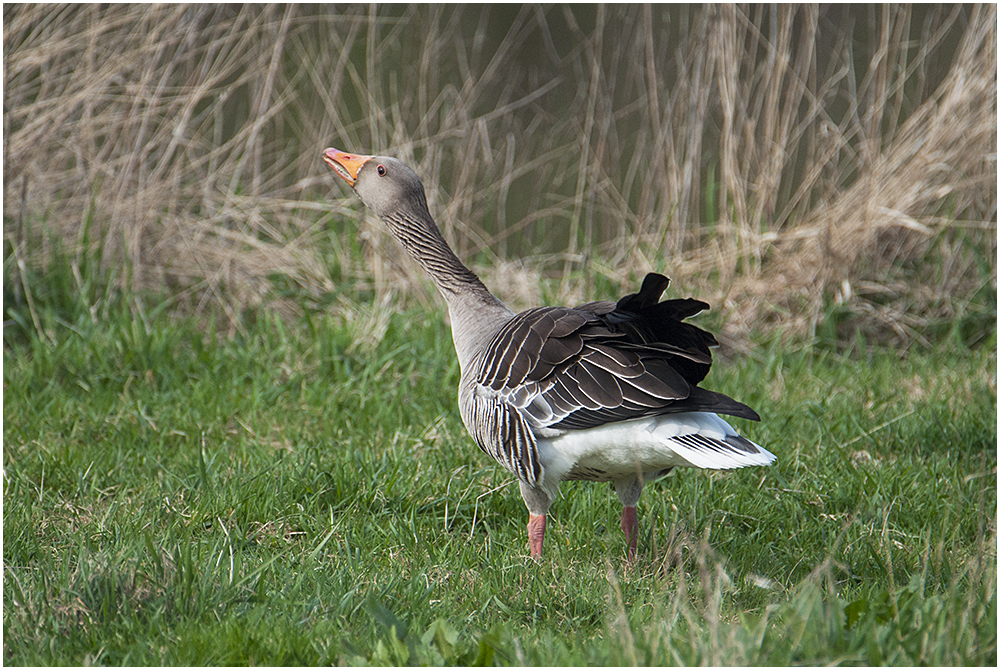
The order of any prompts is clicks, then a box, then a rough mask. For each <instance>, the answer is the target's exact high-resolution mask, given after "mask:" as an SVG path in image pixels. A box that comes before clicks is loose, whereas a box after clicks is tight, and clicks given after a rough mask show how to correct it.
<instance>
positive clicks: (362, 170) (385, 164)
mask: <svg viewBox="0 0 1000 670" xmlns="http://www.w3.org/2000/svg"><path fill="white" fill-rule="evenodd" d="M323 160H324V161H326V164H327V165H329V166H330V167H331V168H333V170H334V172H336V173H337V175H339V176H340V178H341V179H343V180H344V181H346V182H347V183H348V184H350V185H351V187H352V188H353V189H354V192H355V193H357V194H358V197H359V198H361V202H363V203H365V206H366V207H368V209H370V210H372V211H373V212H374V213H375V215H376V216H378V217H379V218H380V219H382V220H383V221H386V220H387V219H392V218H393V216H394V215H398V214H400V213H403V214H411V215H412V214H416V215H417V216H418V218H420V219H425V220H427V219H430V218H431V217H430V213H429V212H428V211H427V198H426V196H425V195H424V185H423V182H421V181H420V177H418V176H417V173H416V172H414V171H413V170H411V169H410V168H409V167H408V166H407V165H406V164H405V163H403V162H402V161H399V160H397V159H395V158H392V157H390V156H363V155H360V154H349V153H347V152H345V151H340V150H338V149H332V148H331V149H327V150H325V151H324V152H323Z"/></svg>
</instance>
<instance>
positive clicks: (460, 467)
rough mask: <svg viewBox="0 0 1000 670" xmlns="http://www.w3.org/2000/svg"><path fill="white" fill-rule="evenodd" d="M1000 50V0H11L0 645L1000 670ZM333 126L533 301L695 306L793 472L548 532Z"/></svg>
mask: <svg viewBox="0 0 1000 670" xmlns="http://www.w3.org/2000/svg"><path fill="white" fill-rule="evenodd" d="M996 63H997V59H996V7H995V6H992V5H983V6H954V7H939V6H918V5H914V6H909V5H899V6H889V7H847V8H842V7H818V6H799V7H795V6H788V7H784V6H782V7H777V8H771V7H759V8H758V7H751V8H743V7H720V8H716V7H706V8H686V7H680V8H672V7H671V8H667V7H666V6H663V7H656V8H653V7H639V6H627V5H618V6H614V7H610V6H609V7H599V6H588V7H571V6H556V7H550V8H538V7H531V6H525V7H523V8H509V7H472V8H470V7H464V6H454V7H423V6H417V5H413V6H407V7H394V6H379V7H346V8H332V9H331V8H314V7H311V6H310V7H305V6H303V7H292V6H288V7H286V6H276V5H268V6H256V5H251V6H247V7H242V8H240V7H234V6H222V7H216V6H203V7H191V6H186V5H184V6H169V5H163V6H150V5H134V6H128V5H112V6H108V7H103V6H96V5H95V6H51V5H10V6H5V8H4V65H5V68H4V73H5V75H4V76H5V80H4V138H5V142H4V169H5V173H4V313H5V314H4V365H3V373H4V395H3V401H4V423H3V436H4V442H3V453H4V507H3V513H4V533H3V540H4V543H3V555H4V592H3V593H4V661H5V663H8V664H11V665H53V664H91V663H102V664H109V665H126V664H129V665H145V664H151V665H152V664H171V665H182V664H183V665H202V664H215V665H223V664H234V665H235V664H250V663H254V664H271V665H278V664H320V663H345V664H397V663H414V664H415V663H420V664H490V663H494V664H510V665H513V664H571V663H572V664H580V665H582V664H594V665H609V664H610V665H616V664H635V663H643V664H682V663H683V664H744V665H750V664H765V663H766V664H778V665H784V664H827V663H844V664H853V663H858V664H860V663H866V664H903V665H907V664H914V665H915V664H929V665H930V664H934V665H937V664H981V665H995V664H996V662H997V660H996V659H997V653H996V637H997V635H996V548H997V536H996V506H995V502H994V501H995V500H996V456H997V451H996V437H997V432H996V239H997V237H996V186H995V185H996V79H997V78H996ZM331 144H333V145H335V146H340V147H341V148H345V149H350V150H356V151H365V152H369V151H372V152H379V153H391V154H394V155H397V156H398V157H400V158H403V159H405V160H407V161H408V162H410V163H411V164H413V166H414V167H415V168H416V169H417V170H418V172H419V173H420V174H421V176H422V178H423V179H424V182H425V184H426V186H427V189H428V198H429V201H430V202H431V206H432V209H433V211H434V212H435V214H436V215H437V218H438V221H439V222H440V223H441V226H442V228H443V230H444V232H445V234H446V236H447V237H448V239H450V240H452V241H453V242H454V243H455V246H456V248H457V250H458V252H459V255H460V256H461V257H462V258H464V259H466V260H468V261H469V262H470V264H472V265H474V266H475V267H476V268H477V269H479V270H480V271H482V272H483V274H484V275H485V278H486V280H487V283H488V285H490V286H491V287H494V288H496V289H497V292H498V294H499V295H500V296H501V297H502V298H503V299H505V300H506V301H508V303H509V304H511V305H512V306H514V307H517V308H522V307H527V306H533V305H536V304H540V303H574V302H578V301H583V300H585V299H597V298H603V297H614V296H618V295H621V294H623V293H626V292H629V291H631V290H633V288H634V285H635V282H636V280H637V279H638V278H639V277H641V276H642V274H643V273H645V272H646V271H648V270H656V271H661V272H666V273H667V274H669V275H670V276H671V277H672V278H673V279H674V281H675V283H674V287H675V290H677V291H679V292H681V293H684V292H686V291H684V290H683V289H684V288H686V287H689V288H690V289H691V291H692V292H694V293H696V294H697V295H698V296H699V297H704V298H706V299H708V300H709V302H711V303H712V304H713V306H714V307H715V311H713V312H712V313H710V314H706V315H703V316H702V317H699V318H700V319H701V322H702V323H706V324H709V325H710V326H711V327H712V329H713V330H717V331H718V332H719V333H720V340H722V341H723V342H724V344H725V345H726V346H727V348H726V349H725V350H724V351H723V352H722V358H721V360H720V361H719V365H717V367H716V368H715V369H714V370H713V372H712V375H711V377H710V386H711V387H712V388H717V389H719V390H721V391H724V392H729V393H730V394H732V395H734V396H736V397H737V398H739V399H741V400H744V401H745V402H747V403H749V404H750V405H752V406H754V407H755V408H756V409H758V410H759V411H760V413H761V414H762V415H763V416H764V417H765V421H763V422H762V423H760V424H751V425H741V426H740V428H741V429H743V430H745V431H746V432H747V434H748V435H749V436H750V437H752V438H754V439H755V440H757V441H759V442H760V443H761V444H763V445H765V446H767V447H768V448H769V449H770V450H771V451H773V452H774V453H775V454H777V455H778V461H777V463H776V464H775V465H774V466H773V467H770V468H766V469H753V470H746V471H739V472H733V473H705V472H693V471H685V472H675V473H673V474H671V475H670V476H669V477H668V478H666V479H665V480H664V481H661V482H658V483H656V484H652V485H650V486H649V487H648V490H647V492H646V493H645V495H644V496H643V498H642V500H641V501H640V519H641V522H642V523H641V526H642V531H641V533H642V534H641V536H640V550H641V556H640V559H639V561H638V562H637V563H636V564H635V565H632V566H626V565H625V563H624V560H623V559H624V543H623V539H622V537H621V533H620V530H619V529H618V524H617V517H618V509H617V502H616V499H615V496H614V495H613V494H612V493H611V492H610V491H609V490H608V489H607V487H604V486H595V485H590V484H583V483H576V484H571V485H567V486H565V487H564V489H563V496H562V498H561V499H560V500H559V501H557V502H556V504H555V506H554V507H553V510H552V515H551V517H550V522H549V526H548V528H549V529H548V534H547V537H548V544H547V553H548V555H547V558H546V560H544V561H542V562H541V563H538V564H536V563H534V562H532V561H530V560H529V559H527V557H526V555H525V554H526V547H525V543H526V537H525V530H524V523H525V520H526V514H525V510H524V508H523V504H522V503H521V501H520V497H519V496H518V494H517V491H516V486H514V485H513V482H512V481H511V480H510V478H509V477H507V476H506V475H505V474H504V473H503V472H502V471H501V470H499V469H498V467H497V466H495V465H493V464H492V463H490V462H488V461H487V459H486V458H485V457H484V456H483V455H482V454H481V453H480V452H479V451H478V450H477V449H475V448H474V446H473V445H472V443H471V441H470V439H469V438H468V437H467V436H466V435H465V432H464V429H463V427H462V426H461V423H460V421H459V420H458V416H457V412H456V409H455V385H456V382H457V375H458V370H457V366H456V364H455V361H454V354H453V352H452V350H451V343H450V337H449V335H448V332H447V328H446V327H445V326H444V325H442V311H441V309H440V306H439V303H438V302H437V301H436V296H434V295H433V294H432V289H429V288H428V285H427V283H426V282H425V281H424V279H423V278H422V277H420V276H419V275H417V274H416V272H415V270H414V266H413V265H412V264H407V263H406V262H405V261H404V262H402V263H401V262H400V261H399V254H398V253H397V249H396V247H395V245H394V243H393V242H392V241H391V240H388V239H387V238H386V237H385V235H384V234H383V233H379V232H374V233H373V232H371V231H370V230H368V229H363V228H361V229H359V227H358V225H357V223H356V219H358V218H360V217H359V215H358V208H359V205H358V203H357V201H356V199H355V198H353V196H351V195H350V194H346V196H345V199H341V196H344V195H345V192H344V190H343V189H342V187H341V186H340V185H333V184H334V182H335V181H336V178H335V177H333V176H332V175H330V174H329V173H328V171H327V170H326V168H325V167H324V166H323V165H322V164H321V162H320V160H319V152H320V151H321V150H322V149H323V148H324V147H325V146H329V145H331ZM331 189H333V190H331ZM331 194H333V196H332V197H331ZM401 295H405V296H412V297H415V298H416V299H415V300H412V299H411V300H400V299H399V296H401ZM400 305H403V306H405V310H400V309H398V308H399V307H400Z"/></svg>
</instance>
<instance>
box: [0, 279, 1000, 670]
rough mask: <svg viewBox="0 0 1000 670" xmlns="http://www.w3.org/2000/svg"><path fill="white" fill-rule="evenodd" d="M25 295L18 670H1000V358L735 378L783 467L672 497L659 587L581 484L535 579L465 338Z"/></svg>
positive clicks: (952, 350)
mask: <svg viewBox="0 0 1000 670" xmlns="http://www.w3.org/2000/svg"><path fill="white" fill-rule="evenodd" d="M5 276H6V277H7V278H8V279H7V281H6V282H5V297H4V302H5V328H4V345H5V346H4V363H3V373H4V396H3V397H4V423H3V431H4V441H3V455H4V498H3V501H4V512H3V513H4V533H3V540H4V543H3V557H4V591H3V593H4V661H5V663H6V664H10V665H60V664H70V665H78V664H91V663H102V664H108V665H147V664H154V665H155V664H168V665H178V664H179V665H205V664H211V665H239V664H267V665H279V664H301V665H312V664H328V663H338V664H339V663H347V664H397V663H408V664H417V663H420V664H556V665H562V664H600V665H605V664H610V665H615V664H633V663H642V664H681V663H683V664H788V663H804V664H826V663H844V664H853V663H870V664H883V663H885V664H905V665H911V664H913V665H916V664H930V665H937V664H977V665H995V664H996V662H997V651H996V641H997V626H996V612H997V606H996V457H997V452H996V437H997V433H996V386H995V379H996V376H995V375H996V353H995V352H996V347H995V339H994V340H993V342H992V343H990V344H989V345H988V346H983V347H981V348H978V349H973V350H970V349H967V348H964V347H962V346H961V344H960V343H959V342H956V341H953V340H949V341H948V342H946V343H944V344H943V345H942V347H941V348H940V349H939V350H936V351H918V350H911V351H909V352H908V354H907V356H906V357H905V358H903V359H902V360H901V359H900V358H899V357H898V356H897V355H895V354H894V353H892V352H887V351H884V350H860V349H857V350H854V351H850V352H840V353H837V352H831V351H823V350H820V349H816V348H798V349H794V350H793V349H792V348H791V347H788V346H786V345H782V344H780V343H779V342H777V341H768V342H764V343H763V344H761V345H760V346H759V347H758V348H757V349H756V351H755V354H754V355H752V356H749V357H736V356H733V357H732V359H731V360H719V362H718V363H717V365H716V367H715V369H713V371H712V373H711V375H710V377H709V379H708V384H707V385H708V386H709V387H710V388H714V389H717V390H720V391H723V392H727V393H730V394H732V395H734V396H736V397H737V398H739V399H741V400H744V401H745V402H747V403H749V404H750V405H752V406H754V407H755V408H756V409H758V411H759V412H760V414H761V415H762V416H763V417H764V421H763V422H761V423H760V424H750V423H747V422H739V428H740V429H742V430H743V431H744V432H745V433H746V434H747V435H748V436H749V437H751V438H752V439H754V440H756V441H758V442H760V443H761V444H763V445H765V446H766V447H767V448H769V449H770V450H771V451H773V452H774V453H775V454H777V456H778V461H777V463H776V464H775V465H774V466H772V467H770V468H755V469H748V470H742V471H737V472H732V473H708V472H700V471H693V470H689V471H675V472H674V473H673V474H671V475H670V476H669V477H667V478H665V479H664V480H661V481H659V482H656V483H654V484H651V485H649V486H648V488H647V490H646V492H645V493H644V495H643V497H642V499H641V500H640V508H639V514H640V522H641V534H640V538H639V547H640V557H639V559H638V561H637V563H636V564H635V565H632V566H627V565H626V563H625V560H624V558H625V556H624V550H625V546H624V540H623V537H622V536H621V531H620V529H619V528H618V514H619V508H618V502H617V499H616V498H615V496H614V494H613V492H612V491H611V490H610V489H609V488H608V487H607V486H606V485H595V484H589V483H571V484H568V485H564V486H563V489H562V496H561V498H560V499H559V500H558V501H557V502H556V504H555V505H554V506H553V509H552V515H551V517H550V524H549V529H548V535H547V542H546V552H547V556H546V558H545V559H544V560H543V561H541V562H540V563H535V562H533V561H531V560H530V559H529V558H527V555H526V554H527V551H526V535H525V528H524V524H525V522H526V520H527V514H526V511H525V509H524V506H523V503H522V502H521V499H520V496H519V495H518V492H517V487H516V485H515V484H514V482H513V481H512V479H511V477H510V476H508V475H507V474H506V473H505V472H504V471H502V470H501V469H500V468H499V466H496V465H494V464H493V463H492V462H490V461H489V460H488V459H487V458H486V457H485V456H484V455H483V454H482V453H480V451H479V450H478V449H477V448H476V447H475V446H474V444H473V443H472V441H471V440H470V438H468V437H467V436H466V434H465V431H464V429H463V427H462V425H461V422H460V419H459V417H458V413H457V409H456V407H455V395H456V392H455V389H456V384H457V381H458V373H459V371H458V366H457V363H456V361H455V358H454V354H453V351H452V347H451V340H450V335H449V331H448V329H447V327H446V326H445V325H443V319H442V315H441V313H431V314H427V313H423V312H419V311H411V312H408V313H405V314H395V315H393V316H392V317H391V318H390V319H389V325H388V328H387V330H386V332H385V335H384V337H382V338H381V339H380V340H379V341H377V342H371V341H366V340H367V338H368V337H369V333H368V332H366V331H364V330H363V329H362V328H360V327H359V326H357V325H352V324H350V323H346V322H345V321H344V320H343V319H341V318H339V317H338V316H337V315H336V314H325V315H315V314H314V315H312V316H311V317H309V318H303V319H302V320H301V321H296V322H285V321H282V320H281V319H279V318H277V317H275V316H273V315H270V314H267V313H261V314H259V315H258V318H257V319H256V320H247V325H246V327H245V329H244V332H243V334H242V335H240V336H238V337H236V338H233V339H225V338H221V337H217V336H216V335H215V334H214V333H205V332H203V330H200V329H199V327H198V326H197V325H196V323H195V322H194V321H193V320H190V319H176V318H175V319H170V318H168V317H167V315H166V314H165V313H163V312H162V311H157V310H156V309H152V308H149V307H146V306H144V303H143V299H141V298H139V297H134V296H121V295H119V294H117V293H115V292H113V291H108V290H103V291H102V290H100V289H99V288H98V287H96V286H89V285H88V286H87V287H85V290H84V291H82V292H81V293H80V295H83V296H86V295H89V298H83V297H76V298H74V297H67V296H71V293H69V292H66V291H54V292H52V293H50V294H45V293H43V292H41V291H40V290H39V289H38V287H41V286H48V285H53V286H61V285H62V284H60V283H59V282H60V281H61V282H63V283H64V284H67V285H68V284H69V280H68V279H67V277H68V274H64V275H63V276H62V278H61V279H60V278H59V277H52V278H49V279H48V280H47V281H37V282H36V283H34V286H35V293H34V306H35V310H36V315H35V319H36V320H37V324H38V328H36V326H35V322H34V320H33V319H32V317H31V315H30V314H29V311H28V309H27V308H26V307H25V304H23V303H22V299H21V298H20V294H16V293H14V292H8V291H13V289H12V281H11V274H9V273H5ZM43 279H44V278H43ZM26 283H28V284H29V285H31V282H27V281H26ZM147 300H148V299H147ZM149 304H153V303H152V302H150V303H149ZM40 333H41V334H40Z"/></svg>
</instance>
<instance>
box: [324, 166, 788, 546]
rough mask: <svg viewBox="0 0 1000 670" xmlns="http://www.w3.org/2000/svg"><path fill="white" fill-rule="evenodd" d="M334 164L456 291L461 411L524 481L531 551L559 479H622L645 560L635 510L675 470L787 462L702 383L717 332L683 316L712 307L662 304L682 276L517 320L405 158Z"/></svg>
mask: <svg viewBox="0 0 1000 670" xmlns="http://www.w3.org/2000/svg"><path fill="white" fill-rule="evenodd" d="M323 160H324V161H325V162H326V163H327V164H328V165H329V166H330V167H331V168H333V170H334V172H336V174H337V175H339V176H340V177H341V178H342V179H343V180H344V181H346V182H347V183H348V184H349V185H350V186H351V187H352V188H353V189H354V191H355V193H356V194H357V195H358V197H360V199H361V201H362V202H363V203H364V205H365V206H366V207H368V209H370V210H371V211H372V212H373V213H374V214H375V215H376V216H378V217H379V218H380V219H381V220H382V221H383V223H384V224H385V225H386V227H387V228H388V230H389V231H390V232H391V233H392V235H393V236H394V237H395V238H396V239H397V240H399V242H400V244H402V246H403V248H405V249H406V251H407V252H409V254H410V255H411V256H412V257H413V258H414V260H416V262H417V263H418V264H419V265H420V267H421V268H423V270H424V271H425V272H426V273H427V274H428V275H429V276H430V278H431V279H432V280H433V282H434V285H435V286H436V287H437V289H438V291H439V292H440V293H441V295H442V296H443V297H444V300H445V302H446V303H447V306H448V314H449V317H450V320H451V331H452V339H453V341H454V344H455V352H456V354H457V355H458V361H459V365H460V366H461V378H460V381H459V387H458V408H459V412H460V414H461V416H462V421H463V423H464V424H465V427H466V428H467V429H468V431H469V433H470V434H471V436H472V438H473V439H474V440H475V442H476V444H477V445H479V448H480V449H481V450H482V451H484V452H485V453H486V454H487V455H489V456H491V457H492V458H493V459H495V460H496V461H497V463H499V464H500V465H501V466H502V467H504V468H505V469H506V470H508V471H509V472H510V473H511V474H513V475H514V476H515V477H516V478H517V481H518V485H519V487H520V490H521V496H522V497H523V498H524V503H525V505H526V506H527V508H528V548H529V551H530V555H531V557H533V558H536V559H540V558H541V556H542V544H543V542H544V539H545V520H546V515H547V514H548V511H549V507H550V506H551V505H552V502H553V501H554V500H555V499H556V497H557V495H558V490H559V484H560V482H562V481H564V480H589V481H595V482H612V483H613V485H614V489H615V492H616V493H617V494H618V498H619V500H620V501H621V503H622V505H623V510H622V515H621V528H622V531H623V532H624V534H625V538H626V541H627V543H628V557H629V559H630V560H634V559H635V556H636V544H637V535H638V533H637V525H638V522H637V513H636V504H637V502H638V500H639V495H640V494H641V493H642V489H643V486H644V484H645V483H646V482H649V481H652V480H654V479H657V478H660V477H663V476H664V475H666V474H667V473H668V472H670V471H671V469H672V468H675V467H694V468H707V469H715V470H719V469H731V468H742V467H746V466H753V465H769V464H770V463H772V462H773V461H774V459H775V456H774V455H773V454H771V453H770V452H768V451H767V450H766V449H764V448H762V447H760V446H759V445H757V444H755V443H754V442H751V441H750V440H748V439H746V438H745V437H742V436H741V435H739V434H738V433H737V432H736V431H735V430H734V429H733V428H732V426H730V425H729V423H727V422H726V421H725V420H724V419H722V418H721V417H720V416H719V415H720V414H723V415H728V416H734V417H739V418H744V419H751V420H753V421H759V420H760V417H759V416H758V414H757V413H756V412H755V411H754V410H753V409H751V408H750V407H748V406H747V405H744V404H743V403H741V402H737V401H736V400H734V399H732V398H730V397H728V396H725V395H723V394H721V393H716V392H713V391H709V390H707V389H703V388H701V387H700V386H698V384H699V383H700V382H701V381H702V380H703V379H704V378H705V376H706V375H707V374H708V371H709V367H710V366H711V363H712V355H711V351H710V348H711V347H716V346H718V342H717V341H716V339H715V337H714V336H712V335H711V334H710V333H708V332H706V331H704V330H702V329H700V328H698V327H696V326H693V325H691V324H688V323H685V322H684V320H685V319H686V318H688V317H692V316H694V315H695V314H698V313H699V312H701V311H703V310H705V309H707V308H708V304H706V303H704V302H702V301H700V300H695V299H692V298H683V299H673V300H665V301H662V302H661V301H660V297H661V295H662V294H663V292H664V291H665V290H666V288H667V285H668V283H669V281H670V280H669V279H668V278H667V277H664V276H663V275H660V274H656V273H650V274H647V275H646V277H645V279H643V282H642V286H641V287H640V289H639V292H638V293H634V294H631V295H627V296H625V297H624V298H622V299H621V300H618V301H617V302H610V301H599V302H589V303H586V304H583V305H578V306H576V307H536V308H534V309H529V310H527V311H524V312H520V313H518V314H515V313H514V312H512V311H511V310H509V309H508V308H507V307H506V306H504V304H503V303H502V302H500V300H498V299H497V298H496V297H495V296H494V295H493V294H492V293H490V291H489V290H488V289H487V288H486V286H485V285H484V284H483V282H482V281H481V280H480V279H479V277H478V276H476V274H475V273H473V272H472V271H471V270H469V268H467V267H466V266H465V265H464V264H463V263H462V262H461V261H460V260H459V258H458V256H456V255H455V253H454V252H453V251H452V249H451V248H450V247H449V246H448V243H447V242H446V241H445V239H444V236H443V235H442V234H441V231H440V230H439V229H438V227H437V225H436V224H435V223H434V219H433V218H432V217H431V214H430V211H429V210H428V207H427V198H426V196H425V193H424V186H423V183H422V182H421V181H420V178H419V177H418V176H417V174H416V173H415V172H414V171H413V170H412V169H410V168H409V167H408V166H407V165H405V164H404V163H403V162H401V161H399V160H397V159H395V158H391V157H388V156H366V155H359V154H352V153H347V152H344V151H339V150H337V149H332V148H330V149H326V150H325V151H324V152H323Z"/></svg>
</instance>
